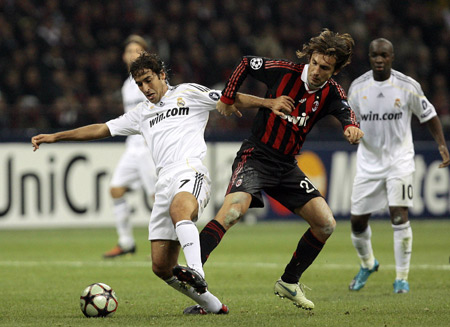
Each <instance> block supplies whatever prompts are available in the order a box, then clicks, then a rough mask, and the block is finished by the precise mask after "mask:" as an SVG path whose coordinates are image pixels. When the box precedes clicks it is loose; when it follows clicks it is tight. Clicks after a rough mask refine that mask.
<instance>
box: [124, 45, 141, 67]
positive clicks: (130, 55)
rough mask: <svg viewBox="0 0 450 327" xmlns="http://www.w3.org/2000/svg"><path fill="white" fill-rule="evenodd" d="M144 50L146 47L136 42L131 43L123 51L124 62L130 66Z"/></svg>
mask: <svg viewBox="0 0 450 327" xmlns="http://www.w3.org/2000/svg"><path fill="white" fill-rule="evenodd" d="M142 51H144V48H143V47H141V46H140V45H139V44H137V43H135V42H131V43H129V44H128V45H127V46H126V47H125V51H124V52H123V56H122V59H123V62H124V63H125V64H126V65H127V67H128V68H130V65H131V63H132V62H133V61H134V60H136V58H137V57H139V55H140V54H141V52H142Z"/></svg>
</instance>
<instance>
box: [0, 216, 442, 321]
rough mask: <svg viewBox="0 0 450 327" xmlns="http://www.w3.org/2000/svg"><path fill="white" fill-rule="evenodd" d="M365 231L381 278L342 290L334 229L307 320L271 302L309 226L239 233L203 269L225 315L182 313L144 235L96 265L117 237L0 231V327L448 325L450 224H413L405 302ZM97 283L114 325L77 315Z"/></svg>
mask: <svg viewBox="0 0 450 327" xmlns="http://www.w3.org/2000/svg"><path fill="white" fill-rule="evenodd" d="M371 226H372V231H373V237H372V240H373V247H374V251H375V255H376V257H377V259H378V260H379V261H380V270H379V271H378V272H377V273H375V274H373V275H372V276H371V277H370V279H369V281H368V283H367V284H366V286H365V288H364V289H362V290H361V291H359V292H350V291H348V284H349V282H350V281H351V279H352V278H353V276H354V275H355V274H356V273H357V271H358V265H359V263H358V259H357V256H356V253H355V250H354V249H353V247H352V245H351V241H350V225H349V223H348V222H338V226H337V229H336V231H335V233H334V234H333V236H332V237H331V238H330V239H329V241H328V242H327V244H326V246H325V248H324V250H323V251H322V253H321V254H320V255H319V257H318V258H317V260H316V261H315V262H314V264H313V265H312V266H311V267H310V268H309V269H308V270H307V271H306V272H305V274H304V275H303V277H302V282H303V283H304V284H306V285H307V286H308V287H310V288H311V289H312V290H308V291H307V297H308V298H309V299H311V300H312V301H313V302H314V303H315V305H316V308H315V309H314V310H313V311H312V312H307V311H303V310H301V309H298V308H296V307H295V306H294V305H292V303H291V302H290V301H289V300H286V299H284V300H281V299H279V298H278V297H276V296H275V295H274V294H273V285H274V282H275V281H276V280H277V279H278V278H279V276H280V275H281V274H282V272H283V270H284V267H285V265H286V263H287V262H288V261H289V259H290V257H291V255H292V252H293V251H294V249H295V247H296V245H297V242H298V239H299V237H300V236H301V235H302V234H303V233H304V231H305V230H306V228H307V224H306V223H305V222H303V221H299V222H271V223H260V224H257V225H253V226H248V225H245V224H243V223H241V224H238V225H237V226H236V227H234V228H233V229H231V230H230V231H229V232H228V233H227V234H226V235H225V238H224V239H223V242H222V243H221V244H220V246H219V247H218V248H217V249H216V251H215V252H214V253H213V254H212V255H211V257H210V259H209V261H208V262H207V263H206V265H205V271H206V277H207V280H208V283H209V289H210V291H211V292H212V293H214V294H215V295H216V296H218V297H219V298H220V299H221V300H222V301H223V302H224V303H226V304H227V305H228V306H229V307H230V314H229V315H227V316H215V315H207V316H184V315H183V314H182V311H183V309H184V308H185V307H187V306H189V305H192V302H191V301H190V299H188V298H185V297H183V296H182V295H180V294H178V293H177V292H176V291H174V290H173V289H172V288H170V287H168V286H167V285H165V283H164V282H162V281H160V280H159V279H158V278H157V277H156V276H154V275H153V273H152V272H151V261H150V260H149V248H150V245H149V243H148V242H147V241H146V238H147V237H146V228H139V229H136V230H135V236H136V239H137V240H139V241H138V252H137V253H136V255H134V256H131V257H125V258H119V259H114V260H103V259H101V254H102V253H103V252H104V251H106V250H108V249H109V248H110V247H111V246H112V245H114V242H115V240H116V233H115V230H114V229H83V230H81V229H68V230H31V231H12V230H4V231H0V326H64V327H67V326H180V327H181V326H183V327H185V326H195V327H200V326H239V327H246V326H358V327H359V326H371V327H372V326H383V327H384V326H421V327H428V326H449V325H450V301H449V300H448V298H449V292H450V264H449V256H450V237H449V231H450V220H445V221H432V220H431V221H429V220H428V221H427V220H413V221H412V227H413V233H414V243H413V254H412V263H411V271H410V277H409V281H410V285H411V292H410V293H408V294H394V293H393V288H392V283H393V281H394V278H395V265H394V256H393V250H392V243H393V241H392V228H391V226H390V223H389V222H388V221H386V220H383V221H381V220H374V221H372V223H371ZM180 262H182V263H183V262H184V259H183V258H182V257H181V258H180ZM94 282H103V283H106V284H108V285H110V286H111V287H113V289H114V290H115V291H116V293H117V295H118V298H119V307H118V310H117V312H116V314H115V315H114V316H113V317H110V318H90V319H88V318H85V317H84V316H83V314H82V313H81V311H80V309H79V297H80V293H81V291H82V290H83V289H84V288H85V287H86V286H87V285H89V284H91V283H94Z"/></svg>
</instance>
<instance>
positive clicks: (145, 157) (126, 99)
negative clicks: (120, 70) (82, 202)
mask: <svg viewBox="0 0 450 327" xmlns="http://www.w3.org/2000/svg"><path fill="white" fill-rule="evenodd" d="M147 49H148V45H147V42H146V41H145V39H144V38H142V37H141V36H139V35H130V36H129V37H128V38H127V39H126V40H125V49H124V52H123V56H122V59H123V61H124V62H125V64H126V65H127V68H128V71H129V69H130V65H131V63H132V62H133V60H135V59H136V58H137V57H138V56H139V54H140V53H141V52H142V51H146V50H147ZM122 100H123V107H124V111H125V112H128V111H130V110H132V109H134V108H135V107H136V105H138V104H139V103H140V102H143V101H145V100H146V98H145V96H144V94H142V92H141V91H140V90H139V87H138V86H137V84H136V82H135V81H134V79H133V77H132V76H131V75H129V76H128V78H127V79H126V80H125V82H124V83H123V86H122ZM125 144H126V148H125V152H124V153H123V155H122V157H121V158H120V161H119V163H118V165H117V167H116V169H115V171H114V174H113V176H112V179H111V183H110V193H111V197H112V199H113V206H114V207H113V212H114V216H115V218H116V229H117V234H118V236H119V240H118V243H117V245H116V246H115V247H114V248H112V249H111V250H109V251H108V252H106V253H104V254H103V257H104V258H114V257H117V256H121V255H124V254H127V253H135V251H136V242H135V240H134V237H133V226H132V223H131V219H130V215H131V210H130V207H129V205H128V203H127V200H126V196H125V195H126V193H127V192H128V191H130V190H136V189H139V188H141V187H143V188H144V190H145V194H146V196H147V197H148V198H149V200H150V202H153V197H154V194H155V183H156V171H155V170H156V168H155V164H154V163H153V159H152V158H151V154H150V150H149V149H148V147H147V144H145V140H144V138H143V137H142V136H141V135H130V136H128V137H127V140H126V143H125Z"/></svg>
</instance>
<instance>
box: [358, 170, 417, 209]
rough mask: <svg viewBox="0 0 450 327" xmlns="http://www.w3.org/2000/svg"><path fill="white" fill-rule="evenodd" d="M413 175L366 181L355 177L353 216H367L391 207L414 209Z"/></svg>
mask: <svg viewBox="0 0 450 327" xmlns="http://www.w3.org/2000/svg"><path fill="white" fill-rule="evenodd" d="M412 182H413V175H412V174H410V175H406V176H402V177H388V178H385V179H366V178H362V177H358V176H357V177H355V180H354V181H353V191H352V207H351V213H352V214H353V215H365V214H369V213H373V212H375V211H379V210H383V209H386V208H387V207H388V206H389V207H412V205H413V186H412Z"/></svg>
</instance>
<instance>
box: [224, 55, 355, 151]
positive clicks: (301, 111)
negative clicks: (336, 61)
mask: <svg viewBox="0 0 450 327" xmlns="http://www.w3.org/2000/svg"><path fill="white" fill-rule="evenodd" d="M305 67H307V65H305V64H296V63H293V62H290V61H285V60H274V59H268V58H262V57H253V56H245V57H243V58H242V60H241V62H240V63H239V65H238V66H237V67H236V68H235V70H234V71H233V73H232V74H231V77H230V79H229V80H228V81H227V84H226V85H225V89H224V90H223V91H222V97H221V100H222V101H223V102H224V103H227V104H232V103H234V98H235V97H236V93H237V92H238V90H239V87H240V86H241V84H242V83H243V81H244V80H245V78H246V77H247V75H250V76H252V77H254V78H256V79H257V80H259V81H261V82H263V83H265V84H266V85H267V88H268V89H267V92H266V95H265V97H266V98H276V97H279V96H281V95H287V96H289V97H291V98H292V99H294V101H295V110H294V111H293V112H291V113H290V114H289V115H286V116H285V117H284V118H281V117H280V116H277V115H275V114H274V113H273V112H272V110H270V109H268V108H263V107H262V108H260V109H259V111H258V113H257V115H256V117H255V121H254V122H253V126H252V139H256V140H258V143H262V144H264V145H266V146H268V147H270V148H271V149H274V150H276V151H277V152H278V153H279V154H281V155H289V156H295V155H297V154H298V153H299V152H300V149H301V147H302V145H303V142H304V141H305V138H306V135H307V134H308V133H309V131H310V130H311V128H312V127H313V126H314V124H315V123H316V122H317V121H318V120H319V119H321V118H323V117H324V116H326V115H333V116H335V117H336V118H337V119H338V120H339V121H340V122H341V125H342V128H343V129H344V130H345V129H346V128H347V127H348V126H356V127H359V125H358V123H357V121H356V117H355V114H354V112H353V110H352V109H351V108H350V106H349V104H348V102H347V96H346V94H345V91H344V90H343V88H342V87H341V86H340V85H339V84H338V83H336V82H335V81H334V80H333V79H329V80H328V81H327V82H326V83H325V85H324V86H322V87H321V88H320V89H318V90H316V91H315V92H312V91H307V89H306V88H305V83H304V81H306V77H305V75H304V77H303V79H302V73H303V70H304V69H305ZM305 73H306V72H305Z"/></svg>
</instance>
